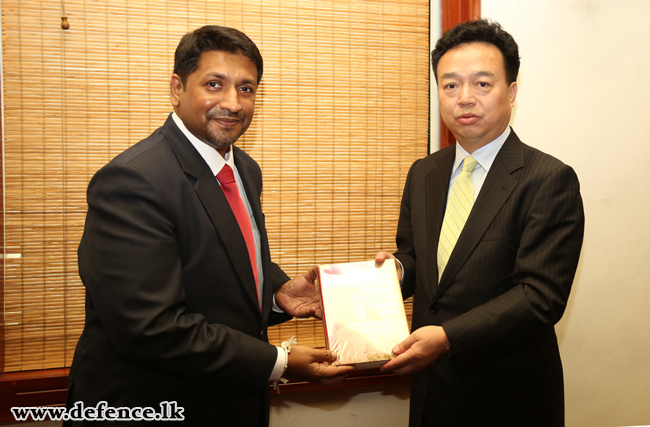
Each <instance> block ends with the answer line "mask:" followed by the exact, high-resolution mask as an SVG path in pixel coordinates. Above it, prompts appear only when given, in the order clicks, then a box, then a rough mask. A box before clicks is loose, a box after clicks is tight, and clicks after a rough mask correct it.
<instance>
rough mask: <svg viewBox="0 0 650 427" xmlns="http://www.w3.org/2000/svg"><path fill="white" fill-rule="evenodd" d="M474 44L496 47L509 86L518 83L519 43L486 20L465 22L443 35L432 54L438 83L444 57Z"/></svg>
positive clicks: (496, 24) (493, 23)
mask: <svg viewBox="0 0 650 427" xmlns="http://www.w3.org/2000/svg"><path fill="white" fill-rule="evenodd" d="M474 42H477V43H489V44H492V45H494V46H496V47H497V48H498V49H499V50H500V51H501V54H502V55H503V66H504V67H505V71H506V79H507V80H508V85H510V84H511V83H512V82H515V81H517V75H518V74H519V63H520V61H519V48H518V47H517V42H515V39H514V38H512V36H511V35H510V34H508V33H507V32H506V31H504V30H503V29H502V28H501V25H499V24H498V23H496V22H491V21H488V20H486V19H481V20H478V21H469V22H463V23H461V24H458V25H456V26H455V27H454V28H452V29H451V30H449V31H447V32H445V34H443V35H442V37H441V38H440V40H438V42H437V43H436V47H435V49H434V50H433V52H431V66H432V67H433V75H434V76H435V78H436V81H437V80H438V62H440V58H442V55H444V54H445V53H447V51H449V50H450V49H453V48H454V47H456V46H458V45H460V44H463V43H474Z"/></svg>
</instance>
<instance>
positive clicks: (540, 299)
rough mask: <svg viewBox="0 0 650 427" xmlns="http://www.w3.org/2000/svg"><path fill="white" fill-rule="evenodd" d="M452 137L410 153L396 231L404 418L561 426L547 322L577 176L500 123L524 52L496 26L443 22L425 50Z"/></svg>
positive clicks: (555, 301) (567, 242)
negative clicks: (405, 306)
mask: <svg viewBox="0 0 650 427" xmlns="http://www.w3.org/2000/svg"><path fill="white" fill-rule="evenodd" d="M431 59H432V66H433V71H434V73H435V76H436V79H437V80H436V81H437V84H438V99H439V102H440V114H441V116H442V119H443V121H444V122H445V124H446V125H447V127H448V128H449V129H450V130H451V132H452V133H453V134H454V136H455V138H456V140H457V143H456V144H455V145H454V146H451V147H448V148H445V149H442V150H440V151H438V152H437V153H434V154H432V155H430V156H428V157H426V158H424V159H421V160H418V161H416V162H415V163H414V164H413V166H412V167H411V170H410V171H409V173H408V176H407V179H406V185H405V187H404V194H403V198H402V204H401V212H400V218H399V223H398V228H397V238H396V240H397V247H398V250H397V252H396V253H395V254H394V256H393V255H391V254H388V253H385V252H380V253H379V254H377V257H376V258H377V261H378V262H382V261H384V260H385V259H389V258H396V259H397V260H399V263H397V264H398V270H399V271H398V275H400V277H401V278H402V291H403V294H404V297H405V298H407V297H410V296H411V295H415V298H414V306H413V333H412V334H411V336H410V337H409V338H407V339H406V340H405V341H403V342H402V343H400V344H399V345H398V346H396V347H395V348H394V349H393V352H394V353H395V354H396V355H397V357H396V358H395V359H393V360H392V361H390V362H388V363H386V364H385V365H384V366H383V368H382V369H383V370H391V371H395V372H397V373H400V374H401V373H411V372H412V373H413V374H412V377H411V413H410V425H411V426H412V427H420V426H436V427H438V426H441V427H444V426H450V427H451V426H453V427H463V426H472V427H476V426H482V427H486V426H499V427H508V426H512V427H514V426H518V427H520V426H526V427H535V426H539V427H557V426H564V385H563V376H562V363H561V360H560V354H559V350H558V343H557V338H556V336H555V330H554V325H555V323H557V322H558V321H559V320H560V318H561V317H562V314H563V312H564V309H565V307H566V304H567V299H568V297H569V291H570V289H571V284H572V282H573V278H574V276H575V272H576V268H577V264H578V258H579V256H580V249H581V246H582V239H583V233H584V212H583V206H582V200H581V197H580V188H579V183H578V178H577V177H576V174H575V172H574V171H573V169H572V168H571V167H569V166H567V165H565V164H563V163H562V162H560V161H559V160H557V159H555V158H553V157H551V156H549V155H548V154H544V153H542V152H541V151H539V150H537V149H534V148H532V147H530V146H528V145H525V144H524V143H522V142H521V141H520V140H519V138H518V137H517V135H516V134H515V132H514V130H512V129H511V128H510V127H509V122H510V117H511V113H512V108H513V106H514V102H515V97H516V95H517V74H518V71H519V53H518V47H517V43H516V42H515V41H514V39H513V38H512V36H511V35H510V34H508V33H507V32H505V31H504V30H503V29H501V27H500V26H499V25H498V24H496V23H491V22H488V21H484V20H481V21H474V22H468V23H464V24H459V25H458V26H456V27H455V28H453V29H452V30H450V31H448V32H446V33H445V34H444V35H443V37H442V38H441V39H440V40H439V41H438V43H437V44H436V47H435V50H434V51H433V52H432V54H431Z"/></svg>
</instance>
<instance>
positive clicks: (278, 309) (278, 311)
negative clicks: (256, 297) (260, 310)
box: [271, 294, 284, 313]
mask: <svg viewBox="0 0 650 427" xmlns="http://www.w3.org/2000/svg"><path fill="white" fill-rule="evenodd" d="M271 309H272V310H273V311H275V312H276V313H284V310H282V309H281V308H280V307H278V305H277V304H276V303H275V294H273V307H272V308H271Z"/></svg>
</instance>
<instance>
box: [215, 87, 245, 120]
mask: <svg viewBox="0 0 650 427" xmlns="http://www.w3.org/2000/svg"><path fill="white" fill-rule="evenodd" d="M221 93H222V97H221V103H220V106H221V108H223V109H226V110H228V111H230V112H231V113H237V112H239V111H240V110H241V108H242V107H241V104H240V103H239V92H238V91H237V88H236V87H234V86H233V87H229V88H227V89H224V90H223V91H222V92H221Z"/></svg>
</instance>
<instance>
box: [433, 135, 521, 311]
mask: <svg viewBox="0 0 650 427" xmlns="http://www.w3.org/2000/svg"><path fill="white" fill-rule="evenodd" d="M522 167H524V150H523V144H522V143H521V141H519V138H518V137H517V135H516V134H515V132H514V131H511V133H510V136H509V137H508V139H507V140H506V142H505V143H504V144H503V147H501V150H500V151H499V153H498V154H497V156H496V158H495V159H494V163H492V167H491V168H490V172H489V173H488V175H487V177H486V179H485V182H484V183H483V187H482V188H481V192H480V193H479V196H478V198H477V199H476V203H475V204H474V207H473V208H472V211H471V212H470V215H469V217H468V218H467V222H466V223H465V227H464V228H463V231H462V232H461V234H460V236H459V238H458V242H456V246H455V247H454V250H453V251H452V253H451V256H450V257H449V262H448V263H447V266H446V267H445V271H444V272H443V274H442V277H441V278H440V283H439V284H438V288H437V289H436V292H435V295H434V299H437V298H439V297H440V295H442V294H443V293H444V291H445V290H446V289H447V287H448V286H449V284H450V283H451V281H452V279H453V278H454V277H456V275H457V274H458V272H459V271H460V269H461V268H462V266H463V265H464V264H465V262H466V261H467V258H469V256H470V255H471V253H472V252H473V251H474V249H475V248H476V246H477V245H478V244H479V242H480V241H481V239H482V238H483V235H484V234H485V232H486V230H487V229H488V228H489V227H490V224H492V221H494V218H495V217H496V216H497V214H498V213H499V212H500V211H501V208H503V205H504V204H505V203H506V201H507V200H508V198H509V197H510V195H511V194H512V192H513V191H514V189H515V187H516V186H517V184H518V181H517V179H515V178H514V177H513V176H512V173H513V172H514V171H516V170H517V169H520V168H522ZM447 181H449V180H447ZM443 215H444V214H443ZM438 233H439V230H438Z"/></svg>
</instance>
